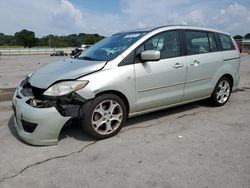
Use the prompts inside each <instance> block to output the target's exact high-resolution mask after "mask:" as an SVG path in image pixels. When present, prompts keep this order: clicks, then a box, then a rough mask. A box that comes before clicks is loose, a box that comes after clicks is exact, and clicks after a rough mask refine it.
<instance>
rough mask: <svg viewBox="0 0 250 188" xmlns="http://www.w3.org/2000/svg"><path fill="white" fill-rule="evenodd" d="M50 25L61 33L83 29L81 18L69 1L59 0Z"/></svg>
mask: <svg viewBox="0 0 250 188" xmlns="http://www.w3.org/2000/svg"><path fill="white" fill-rule="evenodd" d="M50 24H51V25H52V26H53V27H55V28H59V29H61V31H62V32H65V33H68V32H75V31H77V30H78V31H79V30H81V29H82V28H83V25H84V22H83V16H82V13H81V11H80V10H79V9H77V8H75V7H74V6H73V5H72V4H71V3H70V2H69V1H66V0H61V1H60V4H59V5H58V6H57V7H56V8H55V11H54V13H53V17H52V19H51V22H50Z"/></svg>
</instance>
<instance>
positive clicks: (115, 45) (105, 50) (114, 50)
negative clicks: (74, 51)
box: [78, 32, 146, 61]
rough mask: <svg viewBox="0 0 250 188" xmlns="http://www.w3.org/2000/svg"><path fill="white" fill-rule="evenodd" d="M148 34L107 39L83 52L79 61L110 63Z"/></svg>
mask: <svg viewBox="0 0 250 188" xmlns="http://www.w3.org/2000/svg"><path fill="white" fill-rule="evenodd" d="M145 34H146V32H129V33H118V34H115V35H113V36H111V37H108V38H105V39H103V40H101V41H100V42H98V43H96V44H95V45H93V46H91V47H90V48H88V49H87V50H86V51H84V52H82V53H81V55H80V56H79V57H78V58H79V59H86V60H93V61H109V60H112V59H114V58H116V57H117V56H118V55H120V54H121V53H122V52H124V51H125V50H126V49H127V48H128V47H130V46H131V45H132V44H133V43H135V42H136V41H137V40H138V39H140V38H141V37H142V36H143V35H145Z"/></svg>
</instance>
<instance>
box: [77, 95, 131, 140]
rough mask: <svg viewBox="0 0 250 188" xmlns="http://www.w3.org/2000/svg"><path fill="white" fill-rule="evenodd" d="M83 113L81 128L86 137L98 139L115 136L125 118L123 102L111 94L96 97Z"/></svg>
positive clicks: (125, 112)
mask: <svg viewBox="0 0 250 188" xmlns="http://www.w3.org/2000/svg"><path fill="white" fill-rule="evenodd" d="M84 111H85V113H84V116H83V118H82V122H81V124H82V127H83V129H84V130H85V132H86V133H87V134H88V135H90V136H93V137H95V138H98V139H105V138H109V137H111V136H114V135H115V134H117V133H118V132H119V130H120V129H121V128H122V126H123V123H124V121H125V119H126V117H127V111H126V106H125V104H124V102H123V100H122V99H121V98H119V97H118V96H116V95H113V94H104V95H100V96H98V97H97V98H95V99H94V100H93V101H91V103H90V104H89V106H88V108H87V109H84Z"/></svg>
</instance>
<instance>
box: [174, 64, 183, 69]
mask: <svg viewBox="0 0 250 188" xmlns="http://www.w3.org/2000/svg"><path fill="white" fill-rule="evenodd" d="M183 66H184V64H183V63H175V64H174V66H173V67H174V68H176V69H178V68H181V67H183Z"/></svg>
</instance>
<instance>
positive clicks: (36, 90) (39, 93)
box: [31, 86, 46, 99]
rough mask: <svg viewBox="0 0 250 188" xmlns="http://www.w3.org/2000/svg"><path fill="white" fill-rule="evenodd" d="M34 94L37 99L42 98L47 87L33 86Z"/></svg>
mask: <svg viewBox="0 0 250 188" xmlns="http://www.w3.org/2000/svg"><path fill="white" fill-rule="evenodd" d="M31 89H32V92H33V95H34V97H35V98H36V99H41V98H42V96H43V93H44V92H45V90H46V89H41V88H37V87H34V86H31Z"/></svg>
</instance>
